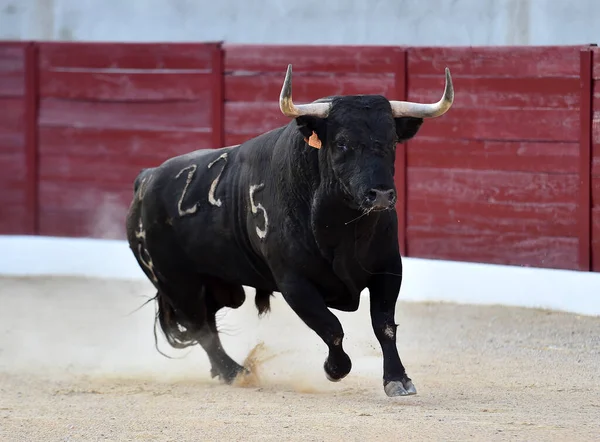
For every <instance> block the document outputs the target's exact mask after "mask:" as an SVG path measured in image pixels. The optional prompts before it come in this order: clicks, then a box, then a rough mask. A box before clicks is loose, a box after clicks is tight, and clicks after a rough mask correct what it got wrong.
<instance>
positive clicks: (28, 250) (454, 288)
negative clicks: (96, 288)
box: [0, 236, 600, 316]
mask: <svg viewBox="0 0 600 442" xmlns="http://www.w3.org/2000/svg"><path fill="white" fill-rule="evenodd" d="M0 250H2V254H1V255H0V275H7V276H84V277H95V278H107V279H127V280H144V279H145V278H146V277H145V275H144V273H143V272H142V271H141V269H140V268H139V266H138V264H137V262H136V261H135V259H134V257H133V254H132V253H131V251H130V250H129V246H128V245H127V243H126V242H125V241H118V240H101V239H88V238H55V237H36V236H0ZM400 298H401V299H402V300H404V301H439V302H456V303H464V304H487V305H491V304H500V305H508V306H517V307H532V308H547V309H551V310H559V311H565V312H571V313H578V314H582V315H593V316H600V273H588V272H575V271H568V270H550V269H536V268H525V267H515V266H501V265H491V264H474V263H462V262H452V261H441V260H430V259H418V258H404V282H403V285H402V290H401V292H400Z"/></svg>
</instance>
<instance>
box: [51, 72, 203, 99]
mask: <svg viewBox="0 0 600 442" xmlns="http://www.w3.org/2000/svg"><path fill="white" fill-rule="evenodd" d="M211 86H212V83H211V75H210V74H204V73H189V72H178V71H175V72H168V71H167V72H164V73H162V72H161V73H157V72H153V71H148V72H135V73H127V72H122V71H116V72H94V71H83V72H81V71H56V70H43V71H41V72H40V94H41V96H42V97H44V98H68V99H74V100H94V101H141V102H144V101H166V100H185V101H194V100H205V99H206V97H207V91H209V90H210V89H211Z"/></svg>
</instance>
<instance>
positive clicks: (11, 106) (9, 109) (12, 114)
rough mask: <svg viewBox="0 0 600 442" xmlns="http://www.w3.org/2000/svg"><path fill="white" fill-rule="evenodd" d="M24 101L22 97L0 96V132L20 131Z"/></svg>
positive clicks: (11, 132) (21, 129)
mask: <svg viewBox="0 0 600 442" xmlns="http://www.w3.org/2000/svg"><path fill="white" fill-rule="evenodd" d="M24 115H25V101H24V100H23V98H22V97H13V98H0V133H8V134H16V133H22V132H23V129H24V126H23V121H24V120H23V117H24Z"/></svg>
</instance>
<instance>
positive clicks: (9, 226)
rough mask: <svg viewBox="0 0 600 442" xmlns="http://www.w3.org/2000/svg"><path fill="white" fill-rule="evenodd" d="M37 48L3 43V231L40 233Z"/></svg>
mask: <svg viewBox="0 0 600 442" xmlns="http://www.w3.org/2000/svg"><path fill="white" fill-rule="evenodd" d="M33 63H35V48H34V46H33V45H32V44H28V43H6V42H0V171H1V173H0V189H1V190H2V191H1V192H0V207H1V209H0V212H1V213H2V215H1V216H0V232H2V233H6V234H33V233H35V231H36V228H35V223H36V218H37V216H36V195H35V193H36V176H35V173H34V172H35V138H34V137H35V132H36V131H35V126H33V127H32V126H31V124H30V123H31V122H34V123H35V117H34V115H32V112H35V98H36V97H35V90H36V87H35V66H34V65H33Z"/></svg>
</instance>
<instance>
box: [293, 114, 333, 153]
mask: <svg viewBox="0 0 600 442" xmlns="http://www.w3.org/2000/svg"><path fill="white" fill-rule="evenodd" d="M296 124H297V125H298V130H299V131H300V133H301V134H302V136H303V138H304V139H305V140H309V139H311V137H312V139H313V140H314V139H315V136H316V137H317V138H318V140H319V141H320V144H324V143H325V140H326V136H327V125H326V124H325V120H324V119H323V118H315V117H308V116H301V117H297V118H296ZM311 145H312V144H311ZM313 147H316V146H313ZM319 147H320V146H319Z"/></svg>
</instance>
